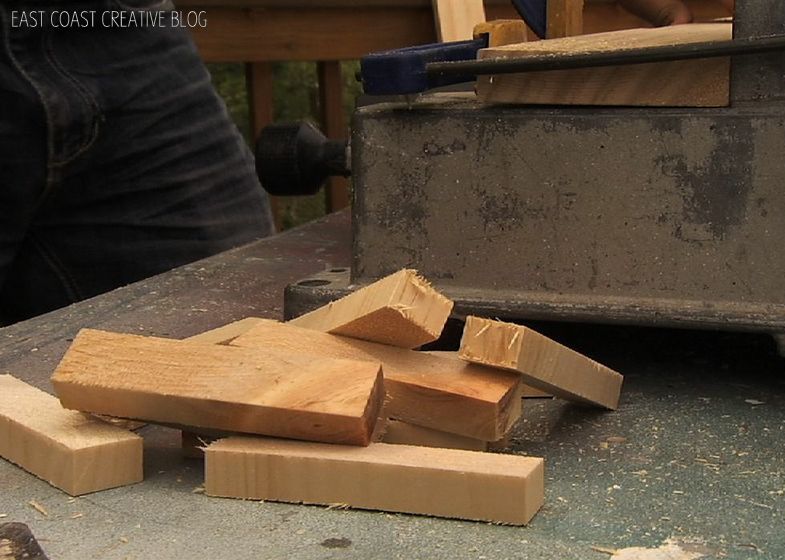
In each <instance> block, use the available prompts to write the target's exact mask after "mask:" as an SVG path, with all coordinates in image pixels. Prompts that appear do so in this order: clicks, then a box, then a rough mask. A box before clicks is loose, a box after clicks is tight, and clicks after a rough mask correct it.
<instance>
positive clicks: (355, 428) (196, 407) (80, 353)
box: [52, 329, 384, 445]
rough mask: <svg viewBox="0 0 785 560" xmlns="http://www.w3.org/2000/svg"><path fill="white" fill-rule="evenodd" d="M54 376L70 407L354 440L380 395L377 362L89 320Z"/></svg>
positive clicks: (364, 437)
mask: <svg viewBox="0 0 785 560" xmlns="http://www.w3.org/2000/svg"><path fill="white" fill-rule="evenodd" d="M52 383H53V384H54V387H55V391H56V393H57V395H58V397H60V401H61V403H62V404H63V406H64V407H66V408H71V409H76V410H82V411H86V412H94V413H99V414H109V415H112V416H120V417H123V418H137V419H141V420H148V421H153V422H159V423H167V424H177V425H182V426H194V427H201V428H212V429H217V430H227V431H231V432H243V433H254V434H257V433H258V434H265V435H273V436H278V437H289V438H294V439H306V440H314V441H327V442H333V443H349V444H353V445H367V444H368V443H369V441H370V436H371V432H372V431H373V427H374V425H375V423H376V419H377V418H378V416H379V409H380V407H381V404H382V401H383V396H384V388H383V384H382V374H381V367H380V364H379V363H378V362H375V363H374V362H368V361H364V362H360V361H350V360H332V359H328V358H322V357H314V356H308V355H304V354H302V353H298V352H277V351H275V350H271V349H269V348H265V349H259V350H256V349H252V348H238V347H234V346H220V345H214V344H197V343H194V342H190V341H178V340H169V339H162V338H153V337H142V336H136V335H128V334H116V333H108V332H102V331H95V330H90V329H84V330H82V331H81V332H80V333H79V334H78V335H77V336H76V338H75V339H74V342H73V343H72V345H71V347H70V348H69V349H68V351H67V352H66V354H65V356H64V357H63V360H62V361H61V362H60V364H59V365H58V366H57V369H56V370H55V373H54V375H53V376H52Z"/></svg>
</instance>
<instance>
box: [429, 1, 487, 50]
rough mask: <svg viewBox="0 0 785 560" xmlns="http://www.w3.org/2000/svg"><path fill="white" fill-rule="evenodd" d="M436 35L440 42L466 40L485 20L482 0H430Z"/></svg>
mask: <svg viewBox="0 0 785 560" xmlns="http://www.w3.org/2000/svg"><path fill="white" fill-rule="evenodd" d="M431 4H432V5H433V19H434V21H435V23H436V37H437V38H438V39H439V42H441V43H449V42H451V41H466V40H467V39H471V38H472V36H473V35H474V27H475V26H476V25H477V24H480V23H484V22H485V7H484V6H483V3H482V0H432V2H431Z"/></svg>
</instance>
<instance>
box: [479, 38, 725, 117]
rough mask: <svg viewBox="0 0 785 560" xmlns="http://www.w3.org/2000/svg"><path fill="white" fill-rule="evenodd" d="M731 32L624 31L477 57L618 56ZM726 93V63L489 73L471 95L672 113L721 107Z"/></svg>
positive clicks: (485, 98)
mask: <svg viewBox="0 0 785 560" xmlns="http://www.w3.org/2000/svg"><path fill="white" fill-rule="evenodd" d="M731 33H732V30H731V24H729V23H704V24H692V25H676V26H671V27H663V28H656V29H631V30H625V31H613V32H608V33H597V34H593V35H581V36H578V37H565V38H562V39H553V40H547V41H533V42H528V43H519V44H517V45H507V46H501V47H494V48H489V49H483V50H482V51H480V55H479V57H480V58H481V59H490V58H525V57H526V56H530V55H533V54H546V53H547V54H554V53H598V52H611V51H617V52H618V51H624V50H629V49H632V48H636V47H650V46H663V45H676V44H687V43H697V42H703V41H719V40H726V39H730V38H731ZM729 92H730V61H729V59H728V58H712V59H698V60H682V61H676V62H657V63H647V64H631V65H623V66H606V67H599V68H578V69H574V70H557V71H549V72H526V73H520V74H497V75H493V76H484V77H481V78H479V79H478V89H477V93H478V96H479V98H480V99H481V100H483V101H485V102H488V103H523V104H547V105H623V106H628V105H629V106H673V107H721V106H726V105H728V103H729V99H730V97H729V95H730V93H729Z"/></svg>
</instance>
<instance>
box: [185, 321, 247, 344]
mask: <svg viewBox="0 0 785 560" xmlns="http://www.w3.org/2000/svg"><path fill="white" fill-rule="evenodd" d="M261 320H262V319H258V318H256V317H246V318H245V319H240V320H239V321H234V322H232V323H228V324H226V325H223V326H221V327H218V328H215V329H211V330H209V331H205V332H203V333H199V334H195V335H193V336H189V337H188V338H186V339H185V340H189V341H191V342H198V343H201V344H228V343H229V342H231V341H232V340H234V339H235V338H237V337H238V336H240V335H241V334H243V333H245V332H248V329H250V328H251V327H253V326H254V325H256V324H257V323H258V322H259V321H261Z"/></svg>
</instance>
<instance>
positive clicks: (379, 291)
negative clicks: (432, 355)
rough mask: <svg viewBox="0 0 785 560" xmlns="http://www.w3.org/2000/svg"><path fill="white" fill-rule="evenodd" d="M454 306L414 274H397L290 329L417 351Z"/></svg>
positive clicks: (439, 329) (438, 329)
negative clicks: (323, 333)
mask: <svg viewBox="0 0 785 560" xmlns="http://www.w3.org/2000/svg"><path fill="white" fill-rule="evenodd" d="M452 307H453V302H452V301H450V300H449V299H447V298H446V297H444V296H443V295H441V294H440V293H439V292H437V291H436V290H434V289H433V288H432V287H431V285H430V284H429V283H428V282H427V281H426V280H425V279H423V278H421V277H420V276H419V275H418V274H417V272H415V271H414V270H400V271H398V272H396V273H395V274H391V275H390V276H387V277H385V278H382V279H381V280H378V281H377V282H374V283H373V284H369V285H368V286H365V287H363V288H360V289H359V290H357V291H356V292H353V293H351V294H349V295H347V296H345V297H343V298H341V299H339V300H336V301H333V302H331V303H329V304H327V305H325V306H324V307H320V308H319V309H315V310H314V311H311V312H310V313H306V314H305V315H302V316H300V317H297V318H296V319H292V320H291V321H289V323H290V324H292V325H295V326H298V327H304V328H307V329H313V330H317V331H322V332H329V333H332V334H339V335H342V336H348V337H351V338H357V339H360V340H369V341H371V342H379V343H382V344H389V345H390V346H399V347H401V348H417V347H419V346H422V345H423V344H427V343H428V342H433V341H434V340H436V339H437V338H439V336H440V335H441V333H442V329H443V328H444V324H445V323H446V322H447V318H448V317H449V316H450V312H451V311H452Z"/></svg>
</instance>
